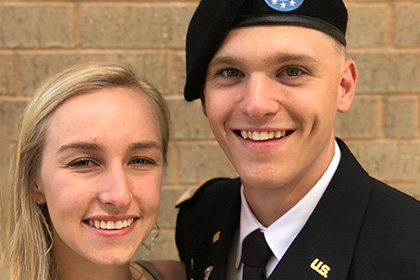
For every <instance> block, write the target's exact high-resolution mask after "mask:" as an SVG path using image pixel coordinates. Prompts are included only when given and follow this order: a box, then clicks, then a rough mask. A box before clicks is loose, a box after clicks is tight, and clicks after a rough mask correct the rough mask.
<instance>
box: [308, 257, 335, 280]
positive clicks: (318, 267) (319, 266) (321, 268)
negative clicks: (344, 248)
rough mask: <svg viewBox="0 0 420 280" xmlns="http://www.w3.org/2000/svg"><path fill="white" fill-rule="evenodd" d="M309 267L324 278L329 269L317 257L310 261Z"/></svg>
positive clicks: (326, 276)
mask: <svg viewBox="0 0 420 280" xmlns="http://www.w3.org/2000/svg"><path fill="white" fill-rule="evenodd" d="M311 268H312V269H313V270H315V271H316V272H318V273H319V275H321V276H322V277H324V278H328V272H330V270H331V268H330V267H329V266H328V265H326V264H324V262H322V261H320V260H319V259H315V260H314V261H313V262H312V263H311Z"/></svg>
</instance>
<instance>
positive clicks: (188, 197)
mask: <svg viewBox="0 0 420 280" xmlns="http://www.w3.org/2000/svg"><path fill="white" fill-rule="evenodd" d="M218 179H222V178H211V179H206V180H204V181H202V182H201V183H199V184H198V185H196V186H195V187H192V188H190V189H189V190H187V191H186V192H185V193H184V194H183V195H181V197H180V198H179V199H178V200H177V202H176V203H175V207H179V206H180V205H181V204H182V203H184V202H186V201H188V200H191V199H192V198H193V197H194V195H195V194H196V193H197V192H198V191H199V190H200V189H201V188H202V187H203V186H205V185H207V184H208V183H210V182H213V181H215V180H218Z"/></svg>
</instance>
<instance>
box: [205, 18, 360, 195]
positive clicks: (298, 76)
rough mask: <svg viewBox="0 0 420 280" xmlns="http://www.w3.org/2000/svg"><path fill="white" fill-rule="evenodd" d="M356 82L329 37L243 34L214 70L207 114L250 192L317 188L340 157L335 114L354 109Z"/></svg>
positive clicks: (234, 37) (263, 30)
mask: <svg viewBox="0 0 420 280" xmlns="http://www.w3.org/2000/svg"><path fill="white" fill-rule="evenodd" d="M355 79H356V72H355V67H354V63H353V61H351V60H347V61H346V60H345V59H344V50H340V48H339V47H338V46H337V44H336V42H335V41H334V40H333V39H331V38H330V37H329V36H328V35H325V34H324V33H322V32H319V31H316V30H313V29H309V28H304V27H297V26H257V27H246V28H238V29H234V30H232V31H231V32H230V33H229V34H228V36H227V38H226V39H225V41H224V42H223V44H222V45H221V47H220V49H219V50H218V51H217V53H216V54H215V55H214V57H213V59H212V61H211V62H210V64H209V66H208V69H207V77H206V82H205V87H204V104H203V106H204V107H203V109H204V113H205V115H206V116H207V118H208V120H209V123H210V126H211V129H212V131H213V133H214V135H215V137H216V139H217V141H218V142H219V144H220V146H221V147H222V149H223V150H224V152H225V153H226V155H227V156H228V158H229V160H230V161H231V162H232V164H233V165H234V167H235V168H236V170H237V172H238V173H239V175H240V176H241V179H242V183H243V185H244V187H245V188H258V189H261V188H266V189H273V188H282V189H284V188H289V189H290V188H291V189H290V190H293V189H295V188H296V187H298V186H303V187H304V188H311V187H312V186H313V185H314V184H315V183H316V181H317V180H318V179H319V178H320V176H321V175H322V174H323V172H324V171H325V170H326V168H327V167H328V165H329V163H330V161H331V159H332V157H333V155H334V119H335V115H336V112H337V111H341V112H344V111H346V110H348V108H349V106H350V104H351V100H352V96H353V93H354V83H355ZM351 83H353V87H352V88H351V86H349V85H350V84H351Z"/></svg>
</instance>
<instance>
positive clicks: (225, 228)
mask: <svg viewBox="0 0 420 280" xmlns="http://www.w3.org/2000/svg"><path fill="white" fill-rule="evenodd" d="M237 184H238V185H237V186H229V187H235V188H237V190H238V191H237V192H236V194H235V195H234V196H233V197H232V199H231V201H230V203H229V206H228V207H226V208H225V209H226V213H225V214H226V215H225V218H224V219H223V221H222V222H221V226H220V229H219V230H218V231H216V232H215V234H214V235H213V237H212V240H211V243H212V245H211V246H212V247H213V251H214V255H213V264H212V267H211V268H209V270H210V269H211V272H210V273H209V277H208V279H226V274H227V266H228V257H229V253H230V249H231V245H232V239H233V236H234V233H235V231H236V230H237V229H238V226H239V219H240V209H241V197H240V185H241V182H240V181H239V179H238V180H237Z"/></svg>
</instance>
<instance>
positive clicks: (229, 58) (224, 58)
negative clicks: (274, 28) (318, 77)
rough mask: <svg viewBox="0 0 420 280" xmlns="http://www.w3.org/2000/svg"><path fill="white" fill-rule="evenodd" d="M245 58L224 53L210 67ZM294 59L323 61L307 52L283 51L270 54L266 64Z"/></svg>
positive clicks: (315, 62)
mask: <svg viewBox="0 0 420 280" xmlns="http://www.w3.org/2000/svg"><path fill="white" fill-rule="evenodd" d="M243 61H244V59H242V58H239V57H236V56H235V55H226V56H224V55H222V56H217V57H215V58H214V59H213V60H212V61H210V63H209V67H211V66H214V65H218V64H228V65H238V64H239V65H240V64H241V63H243ZM293 61H299V62H309V63H314V64H319V65H321V64H322V63H321V61H319V60H318V59H316V58H315V57H313V56H310V55H307V54H295V53H281V54H276V55H272V56H269V57H267V58H265V59H264V64H266V65H272V64H273V63H274V64H281V63H287V62H293Z"/></svg>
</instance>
